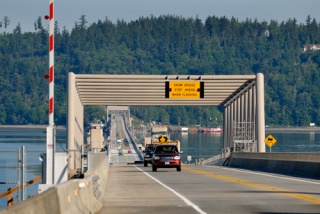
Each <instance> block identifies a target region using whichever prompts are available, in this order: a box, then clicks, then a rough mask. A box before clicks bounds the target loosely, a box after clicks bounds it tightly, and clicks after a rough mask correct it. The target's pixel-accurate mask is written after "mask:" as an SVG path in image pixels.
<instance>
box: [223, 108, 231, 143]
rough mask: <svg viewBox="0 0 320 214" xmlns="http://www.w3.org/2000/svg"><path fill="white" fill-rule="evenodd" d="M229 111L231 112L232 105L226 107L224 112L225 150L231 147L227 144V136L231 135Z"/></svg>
mask: <svg viewBox="0 0 320 214" xmlns="http://www.w3.org/2000/svg"><path fill="white" fill-rule="evenodd" d="M229 110H230V105H228V106H225V107H224V110H223V127H222V129H223V139H222V140H223V148H226V147H228V146H229V145H228V144H227V142H228V141H227V139H228V138H227V136H228V135H227V134H228V133H229V129H228V119H229Z"/></svg>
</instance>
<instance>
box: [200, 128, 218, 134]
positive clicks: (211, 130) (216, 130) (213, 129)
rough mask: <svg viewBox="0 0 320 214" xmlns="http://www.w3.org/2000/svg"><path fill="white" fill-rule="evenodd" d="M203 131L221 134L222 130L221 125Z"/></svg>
mask: <svg viewBox="0 0 320 214" xmlns="http://www.w3.org/2000/svg"><path fill="white" fill-rule="evenodd" d="M203 132H204V133H216V134H221V133H222V132H223V130H222V128H221V127H214V128H208V129H204V130H203Z"/></svg>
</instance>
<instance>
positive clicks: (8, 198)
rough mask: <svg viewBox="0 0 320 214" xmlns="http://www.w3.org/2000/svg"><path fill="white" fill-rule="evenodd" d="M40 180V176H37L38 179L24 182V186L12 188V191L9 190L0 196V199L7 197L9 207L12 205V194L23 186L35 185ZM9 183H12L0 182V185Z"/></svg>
mask: <svg viewBox="0 0 320 214" xmlns="http://www.w3.org/2000/svg"><path fill="white" fill-rule="evenodd" d="M41 180H42V176H39V177H36V178H34V179H32V180H30V181H28V182H26V183H25V184H24V185H19V186H16V187H14V188H12V189H11V188H9V189H8V190H7V191H6V192H4V193H1V194H0V198H3V197H5V196H7V206H8V207H10V206H12V205H13V204H14V200H13V196H12V193H14V192H16V191H18V190H20V189H22V188H23V187H24V186H29V185H31V184H33V183H36V182H38V181H41ZM10 183H12V182H8V183H7V182H0V184H10Z"/></svg>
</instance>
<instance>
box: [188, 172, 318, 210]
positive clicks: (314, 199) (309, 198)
mask: <svg viewBox="0 0 320 214" xmlns="http://www.w3.org/2000/svg"><path fill="white" fill-rule="evenodd" d="M183 170H185V171H189V172H193V173H197V174H200V175H205V176H209V177H212V178H216V179H220V180H225V181H230V182H232V183H238V184H243V185H246V186H250V187H254V188H257V189H262V190H267V191H271V192H277V193H280V194H283V195H286V196H289V197H292V198H296V199H300V200H304V201H308V202H311V203H314V204H320V198H317V197H313V196H310V195H306V194H301V193H296V192H292V191H288V190H285V189H281V188H277V187H273V186H267V185H263V184H258V183H253V182H249V181H245V180H240V179H236V178H232V177H228V176H224V175H219V174H215V173H211V172H205V171H202V170H197V169H192V168H188V167H183Z"/></svg>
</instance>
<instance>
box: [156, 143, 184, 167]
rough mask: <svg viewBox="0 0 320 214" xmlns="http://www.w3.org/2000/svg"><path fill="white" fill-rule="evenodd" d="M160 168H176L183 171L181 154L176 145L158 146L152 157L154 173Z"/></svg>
mask: <svg viewBox="0 0 320 214" xmlns="http://www.w3.org/2000/svg"><path fill="white" fill-rule="evenodd" d="M158 168H176V169H177V171H181V158H180V152H179V151H178V148H177V146H176V145H169V144H166V145H163V144H162V145H157V146H156V148H155V150H154V153H153V157H152V171H154V172H155V171H157V169H158Z"/></svg>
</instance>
